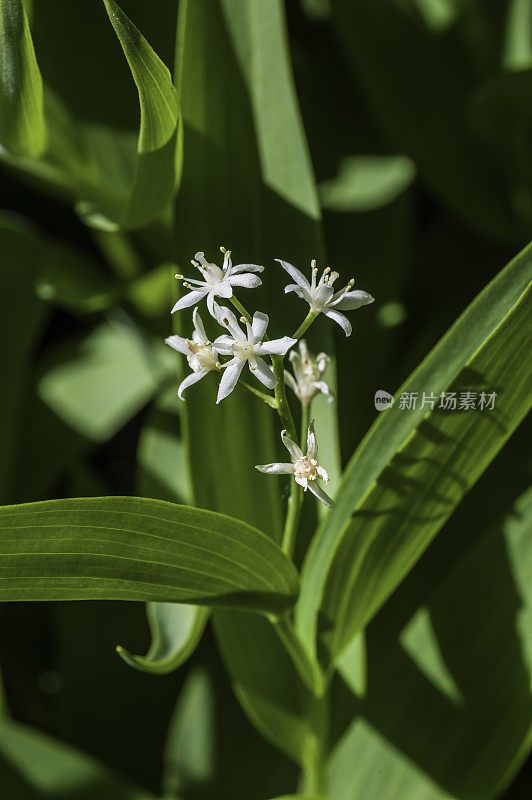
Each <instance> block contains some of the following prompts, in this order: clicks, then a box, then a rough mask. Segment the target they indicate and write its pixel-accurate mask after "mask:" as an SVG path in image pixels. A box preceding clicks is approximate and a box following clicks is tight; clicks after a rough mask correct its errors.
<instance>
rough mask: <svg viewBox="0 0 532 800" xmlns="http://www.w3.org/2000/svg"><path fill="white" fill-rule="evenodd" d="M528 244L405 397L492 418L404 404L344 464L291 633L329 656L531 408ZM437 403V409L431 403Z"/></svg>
mask: <svg viewBox="0 0 532 800" xmlns="http://www.w3.org/2000/svg"><path fill="white" fill-rule="evenodd" d="M531 277H532V247H531V246H529V247H528V248H526V249H525V250H524V251H523V252H522V253H520V254H519V255H518V256H517V257H516V258H515V259H514V260H513V261H512V262H511V263H510V264H509V265H508V266H507V267H506V268H505V269H504V270H503V271H502V272H501V273H500V274H499V275H498V276H497V277H496V278H495V279H494V280H493V281H492V282H491V283H490V284H489V285H488V286H487V287H486V289H485V290H484V291H483V292H482V293H481V294H480V295H479V296H478V297H477V298H476V300H475V301H474V302H473V303H472V304H471V306H470V307H469V308H468V309H467V310H466V311H465V312H464V314H463V315H462V316H461V317H460V318H459V320H458V321H457V322H456V323H455V325H454V326H453V327H452V328H451V330H450V331H449V332H448V333H447V334H446V336H445V337H444V338H443V339H442V340H441V341H440V343H439V344H438V345H437V346H436V348H435V349H434V350H433V351H432V353H431V354H430V355H429V356H427V358H426V359H425V361H424V362H423V363H422V364H421V366H420V367H419V368H418V369H417V370H416V371H415V372H414V374H413V375H412V376H411V377H410V378H409V379H408V380H407V382H406V383H405V384H404V386H403V387H402V391H404V392H408V393H412V392H414V393H416V392H417V393H418V395H419V398H420V399H421V397H422V394H423V392H425V393H426V394H427V395H429V394H430V393H434V395H435V396H436V398H439V396H440V393H441V392H444V391H449V390H454V391H456V392H458V395H459V394H460V390H461V389H464V390H470V389H471V388H478V389H481V390H483V391H487V392H490V391H491V392H496V393H497V398H496V403H497V404H496V407H495V409H494V410H493V411H488V410H486V409H484V411H481V410H479V409H476V410H471V409H470V410H469V411H464V410H462V411H460V410H458V411H457V412H456V413H449V412H448V411H447V412H446V411H443V410H441V409H438V408H437V407H435V408H434V410H433V411H428V408H429V407H430V406H425V407H422V403H421V402H420V403H419V404H418V407H417V409H416V410H407V409H402V408H401V407H400V403H399V402H396V403H395V405H394V406H393V407H392V408H391V409H388V410H387V411H386V412H384V413H383V414H382V415H381V416H380V418H379V419H378V421H377V422H376V424H375V425H374V426H373V428H372V429H371V430H370V432H369V433H368V435H367V436H366V438H365V439H364V441H363V443H362V444H361V446H360V447H359V448H358V450H357V451H356V453H355V455H354V456H353V458H352V459H351V461H350V463H349V465H348V467H347V469H346V472H345V475H344V480H343V484H342V488H341V490H340V492H339V494H338V497H337V502H338V505H337V507H336V508H335V509H333V511H332V512H331V513H330V514H329V516H328V517H327V520H326V521H325V523H324V525H323V528H322V530H321V532H320V533H319V535H318V536H317V537H316V539H315V541H314V543H313V546H312V549H311V551H310V552H309V555H308V557H307V560H306V564H305V567H304V573H303V575H304V577H303V583H302V594H301V598H300V602H299V604H298V626H299V630H300V633H301V635H302V636H303V637H304V638H305V640H306V642H307V644H308V646H309V647H310V648H313V647H314V646H315V643H314V636H315V634H316V625H317V620H318V614H319V620H320V630H319V634H320V635H321V634H323V636H322V638H321V642H322V643H323V644H324V645H325V646H326V648H327V649H328V651H329V653H328V654H329V658H331V659H334V658H335V657H336V656H337V655H338V654H339V653H340V652H341V651H342V649H343V648H344V647H345V646H346V645H347V644H348V642H349V641H350V639H351V638H352V637H353V636H354V635H355V634H356V632H357V631H358V630H360V628H362V627H363V626H364V625H365V624H366V623H367V622H368V621H369V620H370V619H371V617H372V616H373V615H374V614H375V612H376V611H377V610H378V609H379V607H380V606H381V605H382V603H383V602H384V601H385V600H386V598H387V597H388V596H389V595H390V594H391V592H392V591H393V589H394V588H395V587H396V586H397V585H398V583H399V582H400V581H401V580H402V578H403V577H404V576H405V575H406V573H407V572H408V571H409V569H410V568H411V567H412V566H413V564H414V563H415V562H416V561H417V559H418V558H419V556H420V555H421V553H422V552H423V550H424V549H425V548H426V547H427V546H428V544H429V543H430V541H431V540H432V538H433V537H434V536H435V535H436V533H437V532H438V531H439V529H440V528H441V527H442V525H443V523H444V522H445V520H446V519H447V518H448V517H449V516H450V514H451V513H452V512H453V510H454V508H455V507H456V505H457V504H458V503H459V502H460V501H461V499H462V498H463V496H464V495H465V493H466V492H467V491H468V489H469V488H470V487H471V486H472V485H473V484H474V482H475V481H476V480H477V478H478V477H479V476H480V475H481V474H482V472H483V471H484V469H485V468H486V467H487V465H488V464H489V463H490V461H491V460H492V459H493V458H494V456H495V455H496V453H497V452H498V450H499V449H500V448H501V447H502V446H503V444H504V442H505V441H506V440H507V439H508V437H509V436H510V435H511V433H512V431H513V430H514V429H515V427H516V426H517V425H518V424H519V422H520V420H521V419H522V418H523V416H524V415H525V414H526V412H527V410H528V407H529V404H530V379H531V376H530V362H529V360H528V361H527V359H526V358H525V355H526V353H527V350H528V349H529V348H530V324H531V320H530V290H529V289H527V285H528V284H529V282H530V279H531ZM436 406H437V403H436Z"/></svg>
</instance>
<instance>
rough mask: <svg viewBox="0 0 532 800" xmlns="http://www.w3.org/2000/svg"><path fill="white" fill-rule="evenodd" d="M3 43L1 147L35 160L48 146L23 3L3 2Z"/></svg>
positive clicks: (0, 57) (0, 15) (37, 72)
mask: <svg viewBox="0 0 532 800" xmlns="http://www.w3.org/2000/svg"><path fill="white" fill-rule="evenodd" d="M0 39H1V40H2V48H1V49H0V145H1V146H2V147H3V148H5V149H6V150H8V151H9V152H10V153H13V154H14V155H16V156H27V157H29V158H36V157H38V156H40V155H41V154H42V152H43V150H44V148H45V146H46V124H45V121H44V114H43V87H42V78H41V73H40V70H39V66H38V64H37V59H36V57H35V50H34V48H33V41H32V38H31V33H30V29H29V25H28V18H27V16H26V11H25V9H24V5H23V3H22V0H1V2H0Z"/></svg>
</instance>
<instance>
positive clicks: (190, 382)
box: [177, 369, 207, 400]
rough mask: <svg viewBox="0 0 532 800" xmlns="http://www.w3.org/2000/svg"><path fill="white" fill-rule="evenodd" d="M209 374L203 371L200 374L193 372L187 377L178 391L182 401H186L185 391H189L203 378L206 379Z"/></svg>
mask: <svg viewBox="0 0 532 800" xmlns="http://www.w3.org/2000/svg"><path fill="white" fill-rule="evenodd" d="M206 374H207V370H204V369H202V370H201V371H200V372H191V373H190V375H187V377H186V378H185V380H184V381H181V383H180V384H179V388H178V390H177V395H178V397H179V399H180V400H184V399H185V398H184V397H183V392H184V391H185V389H188V387H189V386H192V385H193V384H194V383H197V382H198V381H200V380H201V379H202V378H204V377H205V375H206Z"/></svg>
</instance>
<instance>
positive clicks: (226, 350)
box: [213, 333, 235, 356]
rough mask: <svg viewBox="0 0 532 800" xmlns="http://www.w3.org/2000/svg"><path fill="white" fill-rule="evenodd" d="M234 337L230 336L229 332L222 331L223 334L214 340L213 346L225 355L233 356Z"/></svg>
mask: <svg viewBox="0 0 532 800" xmlns="http://www.w3.org/2000/svg"><path fill="white" fill-rule="evenodd" d="M234 341H235V340H234V339H233V337H232V336H229V334H227V333H222V335H221V336H218V337H217V338H216V339H215V340H214V342H213V346H214V347H215V348H216V350H218V352H219V353H221V354H222V355H223V356H232V355H233V348H232V347H231V345H232V344H234Z"/></svg>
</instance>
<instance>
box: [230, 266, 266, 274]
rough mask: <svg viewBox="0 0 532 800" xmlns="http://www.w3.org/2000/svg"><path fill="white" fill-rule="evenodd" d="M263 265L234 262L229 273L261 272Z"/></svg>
mask: <svg viewBox="0 0 532 800" xmlns="http://www.w3.org/2000/svg"><path fill="white" fill-rule="evenodd" d="M263 270H264V267H261V266H260V265H259V264H235V266H234V267H232V268H231V275H236V274H237V273H238V272H263Z"/></svg>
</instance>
